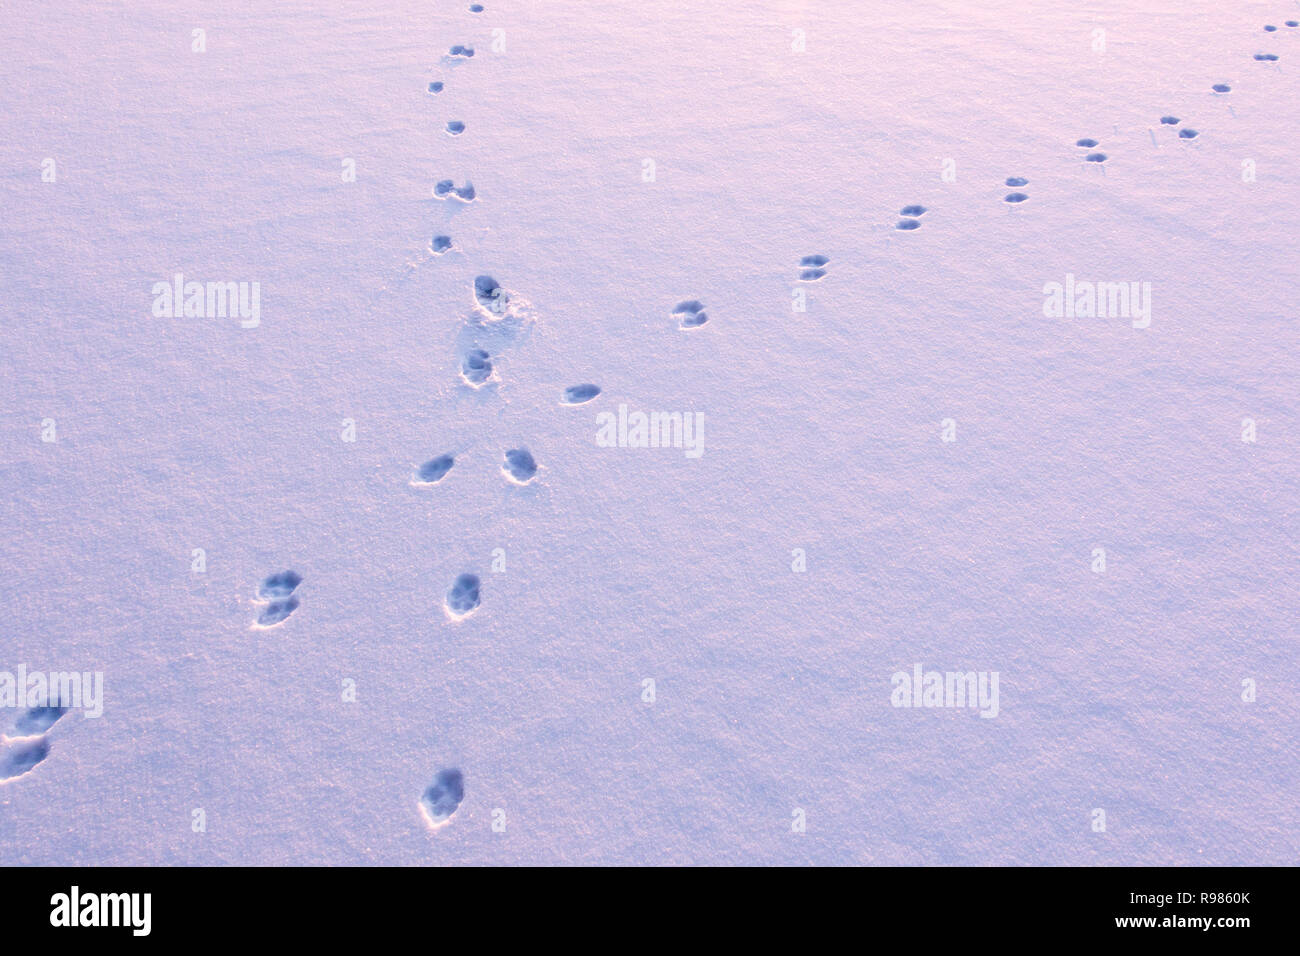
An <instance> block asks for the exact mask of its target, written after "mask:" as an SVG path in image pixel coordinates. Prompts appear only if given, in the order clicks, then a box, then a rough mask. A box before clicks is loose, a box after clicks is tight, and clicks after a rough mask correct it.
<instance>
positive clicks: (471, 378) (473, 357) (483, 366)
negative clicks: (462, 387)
mask: <svg viewBox="0 0 1300 956" xmlns="http://www.w3.org/2000/svg"><path fill="white" fill-rule="evenodd" d="M460 377H461V378H463V379H464V380H465V384H466V385H471V386H473V387H474V388H481V387H482V386H483V385H485V384H487V383H488V382H489V381H491V380H492V377H493V375H492V359H491V357H490V356H489V355H488V353H487V352H485V351H484V350H483V349H470V350H469V351H468V352H466V353H465V357H464V358H462V359H461V360H460Z"/></svg>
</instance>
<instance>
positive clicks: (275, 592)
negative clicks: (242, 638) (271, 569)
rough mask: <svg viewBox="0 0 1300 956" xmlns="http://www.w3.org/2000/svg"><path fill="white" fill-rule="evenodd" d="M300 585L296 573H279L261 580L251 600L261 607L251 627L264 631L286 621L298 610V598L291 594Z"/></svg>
mask: <svg viewBox="0 0 1300 956" xmlns="http://www.w3.org/2000/svg"><path fill="white" fill-rule="evenodd" d="M300 584H302V575H301V574H299V573H298V572H297V571H281V572H279V573H278V574H271V575H268V576H267V577H265V578H263V579H262V583H261V584H260V585H258V588H257V596H256V597H255V598H254V599H253V603H254V604H260V605H261V606H262V607H261V610H260V611H259V612H258V615H257V620H256V621H254V622H253V627H255V628H257V629H258V630H266V629H268V628H272V627H275V626H276V625H277V624H282V623H284V622H285V621H286V620H288V619H289V616H290V615H292V614H293V612H294V611H296V610H298V607H299V601H298V597H297V596H296V595H295V594H294V593H293V592H294V591H296V590H297V589H298V585H300Z"/></svg>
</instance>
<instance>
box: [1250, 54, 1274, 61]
mask: <svg viewBox="0 0 1300 956" xmlns="http://www.w3.org/2000/svg"><path fill="white" fill-rule="evenodd" d="M1255 59H1257V60H1259V61H1260V62H1262V63H1276V62H1277V54H1276V53H1256V54H1255Z"/></svg>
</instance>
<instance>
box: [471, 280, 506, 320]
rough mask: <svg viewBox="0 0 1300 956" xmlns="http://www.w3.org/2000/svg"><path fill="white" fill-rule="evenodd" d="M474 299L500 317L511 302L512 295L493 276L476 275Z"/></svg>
mask: <svg viewBox="0 0 1300 956" xmlns="http://www.w3.org/2000/svg"><path fill="white" fill-rule="evenodd" d="M474 301H475V302H477V303H478V304H479V306H480V307H482V308H483V309H485V310H487V312H489V313H490V314H491V315H493V316H494V317H500V316H501V315H503V314H504V313H505V311H506V306H507V305H509V303H510V296H509V295H507V294H506V290H505V289H503V288H501V284H500V283H499V282H497V280H496V279H494V278H492V277H491V276H476V277H475V279H474Z"/></svg>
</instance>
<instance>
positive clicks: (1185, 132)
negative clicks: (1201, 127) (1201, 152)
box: [1178, 127, 1201, 139]
mask: <svg viewBox="0 0 1300 956" xmlns="http://www.w3.org/2000/svg"><path fill="white" fill-rule="evenodd" d="M1200 135H1201V134H1200V133H1199V132H1198V131H1197V130H1194V129H1191V128H1189V127H1184V128H1182V129H1180V130H1179V131H1178V138H1179V139H1196V137H1198V136H1200Z"/></svg>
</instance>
